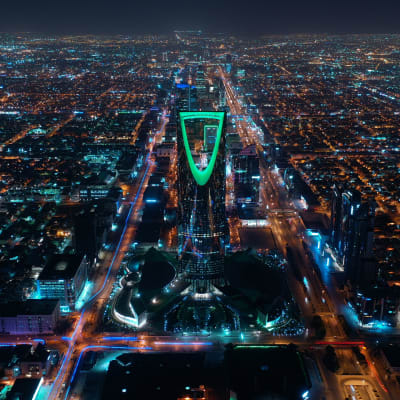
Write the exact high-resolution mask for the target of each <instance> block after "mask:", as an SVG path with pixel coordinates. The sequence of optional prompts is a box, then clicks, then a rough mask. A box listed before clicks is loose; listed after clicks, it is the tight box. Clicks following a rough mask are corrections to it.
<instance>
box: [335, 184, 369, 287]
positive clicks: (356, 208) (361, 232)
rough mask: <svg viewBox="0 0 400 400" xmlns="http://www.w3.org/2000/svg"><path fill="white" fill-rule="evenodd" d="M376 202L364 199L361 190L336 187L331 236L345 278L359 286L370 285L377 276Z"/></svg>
mask: <svg viewBox="0 0 400 400" xmlns="http://www.w3.org/2000/svg"><path fill="white" fill-rule="evenodd" d="M375 206H376V204H375V202H374V201H370V200H363V199H362V197H361V193H360V192H359V191H357V190H344V189H342V188H340V187H338V186H335V187H334V190H333V199H332V213H331V232H332V233H331V239H332V244H333V246H334V248H335V249H336V252H337V254H338V256H339V259H340V261H341V262H342V264H343V267H344V271H345V278H346V280H348V281H349V282H351V283H352V284H353V285H355V286H363V285H368V284H370V283H372V282H373V281H374V278H375V263H374V260H373V255H372V249H373V229H374V217H375Z"/></svg>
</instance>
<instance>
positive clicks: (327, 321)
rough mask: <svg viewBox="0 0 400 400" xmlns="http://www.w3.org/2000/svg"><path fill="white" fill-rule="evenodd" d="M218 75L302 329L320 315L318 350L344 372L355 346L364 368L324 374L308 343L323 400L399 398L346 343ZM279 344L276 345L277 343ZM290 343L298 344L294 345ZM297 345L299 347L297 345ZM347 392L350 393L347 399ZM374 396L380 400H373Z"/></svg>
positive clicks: (256, 139) (298, 226)
mask: <svg viewBox="0 0 400 400" xmlns="http://www.w3.org/2000/svg"><path fill="white" fill-rule="evenodd" d="M219 72H220V76H221V78H222V80H223V82H224V86H225V89H226V99H227V104H228V106H229V108H230V111H231V114H232V115H233V116H234V117H233V120H234V122H235V124H236V130H237V132H238V134H239V135H240V137H241V140H242V143H243V145H252V144H254V145H256V148H257V152H258V155H259V159H260V175H261V182H262V186H261V187H260V191H261V206H262V208H263V209H264V210H266V211H267V219H268V223H269V226H270V228H271V230H272V232H273V235H274V238H275V243H276V246H277V247H278V249H279V250H280V251H281V252H282V253H283V254H285V255H286V256H287V255H288V251H290V252H291V254H292V257H291V258H292V262H291V263H290V264H294V263H295V265H290V267H291V268H298V271H299V272H300V276H301V277H303V282H299V280H298V279H296V278H295V277H294V274H293V273H290V271H291V268H289V274H288V283H289V286H290V289H291V292H292V294H293V295H294V297H295V298H296V302H297V304H298V305H299V307H300V309H301V311H302V314H303V317H304V318H305V323H306V326H307V325H309V323H310V321H311V318H312V316H313V315H319V316H320V317H321V318H322V320H323V322H324V325H325V328H326V336H325V339H324V341H323V342H319V344H318V345H322V344H323V345H324V346H326V345H327V344H332V345H333V346H334V347H336V349H337V352H338V357H339V359H340V363H341V364H342V367H343V368H344V369H346V367H347V366H348V365H357V364H356V363H357V361H356V359H355V355H354V354H353V352H352V351H351V350H348V351H343V350H340V349H341V348H342V347H345V345H344V346H342V345H340V343H343V344H345V343H349V345H350V344H351V343H352V342H353V343H354V345H355V346H360V347H361V348H362V349H363V350H362V352H363V354H364V355H365V356H366V359H367V362H368V369H367V371H362V370H357V374H356V375H354V376H347V375H338V374H332V373H331V372H329V371H327V370H326V368H325V366H324V364H323V362H321V361H322V355H323V352H322V349H319V348H317V347H316V346H315V344H316V343H318V341H315V340H314V339H312V338H308V343H309V346H310V345H312V346H313V348H314V349H315V360H316V362H317V364H318V366H319V369H320V371H321V374H322V375H323V378H324V381H325V382H326V383H325V385H324V387H325V389H326V390H325V396H326V398H327V399H332V400H338V399H340V398H341V399H344V398H345V397H348V398H349V399H352V400H353V399H355V400H364V399H365V400H368V399H371V400H373V399H378V398H379V399H389V398H391V399H393V400H394V399H396V398H398V397H396V394H397V393H396V394H395V393H393V394H392V393H390V394H389V393H388V390H387V388H386V386H385V385H384V384H383V381H382V379H381V376H382V372H381V373H379V372H378V371H377V369H376V368H375V366H374V362H373V361H371V357H370V354H369V352H368V350H367V348H366V347H365V345H364V344H365V343H364V342H362V341H361V342H359V343H360V344H357V341H356V340H351V339H348V338H347V335H346V333H345V332H344V330H343V327H342V325H341V323H340V321H339V320H338V317H337V316H338V314H340V308H338V304H337V302H336V301H333V300H332V299H331V297H330V295H329V293H330V291H328V290H327V288H326V287H325V285H324V284H323V283H322V282H321V280H320V279H319V277H318V276H317V274H316V272H315V270H314V267H313V264H312V262H311V260H310V259H309V255H308V254H307V253H306V251H305V249H304V247H303V244H302V237H303V235H304V233H305V228H304V225H303V224H302V221H301V219H300V217H299V215H298V213H297V211H296V209H295V208H294V206H293V204H292V203H291V201H290V200H289V197H288V194H287V192H286V190H285V186H284V183H283V180H282V177H281V176H280V174H279V172H278V171H276V170H273V169H272V168H270V167H269V166H268V165H267V163H266V161H265V158H264V156H263V151H264V149H263V146H262V141H261V139H260V136H259V135H258V132H257V131H256V130H255V129H254V126H253V124H252V123H251V122H252V121H251V120H249V118H248V117H247V116H246V115H245V114H246V112H245V107H243V106H242V105H241V104H240V100H239V99H238V95H237V94H236V92H235V90H234V88H233V87H232V84H231V82H230V80H229V77H228V76H227V75H226V73H225V71H224V70H223V69H222V68H220V70H219ZM249 121H250V122H249ZM293 261H294V262H293ZM292 272H293V271H292ZM330 289H331V288H330ZM335 300H336V299H335ZM308 333H309V329H307V331H306V338H305V340H306V341H307V334H308ZM262 340H263V341H264V342H271V339H269V340H268V338H266V337H265V338H263V339H262ZM279 341H280V340H277V342H279ZM293 342H294V343H298V341H297V340H294V341H293ZM300 342H303V344H304V343H305V342H304V340H303V341H301V340H300ZM362 343H364V344H362ZM298 345H300V346H301V344H300V343H298ZM344 355H345V356H344ZM350 378H351V379H350ZM349 390H350V391H351V392H352V393H351V395H350V396H349V394H350V393H349ZM353 392H354V393H353ZM391 392H392V391H391ZM393 392H394V390H393ZM396 392H397V390H396ZM339 393H341V395H339ZM375 393H377V394H378V396H380V397H376V396H375Z"/></svg>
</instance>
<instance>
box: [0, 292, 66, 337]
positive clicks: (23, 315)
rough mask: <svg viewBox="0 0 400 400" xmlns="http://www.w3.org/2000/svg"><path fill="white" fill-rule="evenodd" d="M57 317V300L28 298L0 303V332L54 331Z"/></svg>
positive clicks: (58, 310) (35, 332)
mask: <svg viewBox="0 0 400 400" xmlns="http://www.w3.org/2000/svg"><path fill="white" fill-rule="evenodd" d="M59 317H60V302H59V300H45V299H41V300H36V299H29V300H26V301H21V302H9V303H6V304H0V333H1V334H10V335H24V334H25V335H27V334H43V333H54V329H55V328H56V325H57V322H58V319H59Z"/></svg>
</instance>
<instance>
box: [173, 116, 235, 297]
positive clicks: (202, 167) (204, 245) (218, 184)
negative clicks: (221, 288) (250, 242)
mask: <svg viewBox="0 0 400 400" xmlns="http://www.w3.org/2000/svg"><path fill="white" fill-rule="evenodd" d="M178 119H179V120H178V197H179V199H178V200H179V201H178V248H179V253H178V257H179V274H180V276H181V277H184V279H186V280H187V281H188V282H189V283H190V284H191V291H192V292H193V293H195V294H202V293H204V294H206V293H209V292H210V291H212V289H213V285H223V284H224V256H225V245H226V243H228V242H227V232H228V227H227V222H226V216H225V113H224V112H180V113H179V114H178Z"/></svg>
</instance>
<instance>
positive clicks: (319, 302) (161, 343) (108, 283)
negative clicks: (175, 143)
mask: <svg viewBox="0 0 400 400" xmlns="http://www.w3.org/2000/svg"><path fill="white" fill-rule="evenodd" d="M220 73H221V76H222V78H223V81H224V84H225V88H226V94H227V102H228V105H229V107H230V110H231V114H232V115H235V116H238V117H235V123H236V129H237V131H238V133H239V135H240V136H241V139H242V142H243V144H244V145H250V144H255V145H256V147H257V151H258V153H259V156H260V157H259V158H260V162H261V171H260V172H261V177H262V179H261V181H262V183H263V186H262V188H261V189H262V206H263V208H264V210H268V216H267V218H268V222H269V224H270V227H271V229H272V231H273V234H274V237H275V240H276V245H277V247H278V248H279V249H280V250H281V251H282V253H283V254H285V255H287V249H288V248H290V249H291V251H292V252H293V254H294V259H295V260H296V267H297V268H299V271H300V274H301V276H302V277H305V278H306V279H305V280H304V281H303V282H299V280H297V279H296V278H295V277H294V276H293V274H292V273H289V274H288V275H289V278H288V282H289V286H290V289H291V291H292V293H293V295H294V297H295V298H296V301H297V303H298V304H299V307H300V309H301V311H302V314H303V316H304V318H305V322H306V325H308V324H309V322H310V320H311V318H312V316H313V315H315V314H317V315H320V316H321V318H322V319H323V321H324V324H325V327H326V339H325V340H324V341H318V340H315V339H312V338H310V337H307V334H306V337H305V338H294V337H293V338H286V337H273V336H271V335H268V334H265V333H262V332H244V333H242V334H239V333H232V334H230V335H228V336H223V335H221V334H216V333H215V334H212V335H209V336H206V337H205V336H199V337H197V336H191V337H177V336H162V337H155V336H147V335H141V336H140V337H139V338H136V337H132V336H131V335H129V334H126V335H125V334H122V335H121V334H118V336H111V335H104V334H102V333H93V329H89V328H90V327H95V326H96V325H97V324H98V323H99V322H100V320H101V316H102V315H103V311H104V308H105V306H106V304H107V302H108V301H109V299H110V296H111V292H112V289H113V284H114V282H115V278H116V275H117V273H118V270H119V268H120V265H121V262H122V260H123V258H124V255H125V253H126V252H127V250H128V249H129V246H130V244H131V243H132V242H133V239H134V236H135V233H136V224H137V213H138V211H140V209H141V208H142V196H143V192H144V190H145V188H146V185H147V181H148V179H149V177H150V176H151V173H152V171H153V169H154V162H153V160H152V157H151V155H152V150H153V147H154V144H155V143H157V142H159V141H160V140H161V138H162V136H163V134H164V130H165V125H166V123H167V121H168V119H167V116H166V112H164V114H163V116H162V124H161V127H160V129H159V131H158V132H157V134H156V135H155V140H153V141H152V143H151V144H150V146H149V149H148V154H147V157H146V160H145V163H144V165H143V167H142V170H141V171H140V173H139V175H138V177H137V179H136V182H135V183H134V184H132V185H131V186H130V187H129V188H128V192H129V199H128V201H127V202H126V203H127V204H129V211H128V214H127V217H126V220H125V224H124V227H123V230H122V233H121V237H120V240H119V242H118V245H117V247H116V250H115V252H114V254H113V255H112V256H111V254H110V253H109V254H108V255H107V256H106V257H105V259H104V260H102V262H101V266H100V267H99V268H98V271H97V275H96V276H95V277H94V279H93V281H94V284H95V287H94V288H93V291H92V293H93V294H92V296H91V297H90V298H89V300H88V301H87V303H86V305H85V306H84V308H83V309H82V311H81V313H80V315H79V316H78V318H77V321H76V323H75V326H74V329H73V333H72V335H71V336H70V337H60V336H49V337H45V340H46V342H47V344H48V345H49V346H50V347H52V348H57V349H58V350H59V351H60V352H61V351H62V352H64V357H63V359H62V362H61V365H60V366H59V369H58V372H57V375H56V377H55V378H54V382H53V383H52V386H51V390H50V393H49V395H48V398H49V399H50V400H54V399H67V398H68V397H71V396H72V394H73V390H72V391H71V387H72V385H71V383H73V381H74V379H75V376H76V373H77V371H78V370H79V363H80V360H81V359H82V357H83V355H84V352H85V351H86V350H89V349H93V350H96V349H98V350H110V351H112V350H117V349H118V350H124V351H139V352H141V351H145V352H147V351H158V350H164V351H165V350H167V349H169V350H170V351H178V350H182V349H185V348H189V349H191V350H198V349H202V348H204V347H208V348H221V345H223V344H224V343H229V342H243V343H246V344H247V343H256V344H289V343H295V344H296V345H298V346H299V347H300V348H302V349H308V350H309V349H310V346H312V349H313V354H314V355H315V360H316V362H317V364H318V366H319V369H320V371H321V374H322V376H323V378H324V381H325V385H324V387H325V388H327V390H325V392H324V395H325V397H326V399H327V400H339V399H344V398H345V396H348V394H349V390H350V391H355V392H357V393H359V395H358V396H359V397H355V398H356V399H357V400H364V399H366V400H368V399H371V400H372V399H375V397H371V393H372V394H374V393H375V392H373V391H374V390H375V391H376V392H377V393H379V395H380V397H379V398H380V399H382V400H385V399H393V400H394V399H396V397H394V396H392V395H389V394H388V393H386V390H387V389H386V387H385V385H384V384H383V382H382V379H381V376H382V374H381V373H380V372H379V371H378V370H377V368H376V367H375V366H374V364H373V363H374V361H372V359H371V357H370V355H369V352H368V350H367V349H366V348H365V346H364V345H365V342H364V341H359V340H358V341H357V340H352V339H348V338H347V337H346V334H345V333H344V332H343V328H342V326H341V324H340V322H339V320H338V318H337V314H338V312H337V305H336V303H335V302H333V301H332V299H331V298H330V296H329V295H328V293H327V290H326V288H325V286H324V285H323V284H322V283H321V281H320V279H319V278H318V276H317V275H316V273H315V271H314V269H313V266H312V264H311V260H309V256H308V255H307V254H306V252H305V250H304V248H303V245H302V242H301V235H302V234H303V233H304V226H303V225H302V223H301V220H300V218H299V216H298V214H297V212H296V210H295V208H294V207H293V205H292V204H291V202H290V200H289V199H288V196H287V193H286V191H285V188H284V185H283V182H282V178H281V177H280V175H279V173H278V172H277V171H274V170H272V169H271V168H269V167H268V166H267V164H266V162H265V160H264V157H263V156H262V153H261V152H262V151H263V148H262V145H261V140H260V137H259V136H258V133H257V130H256V129H254V126H252V124H251V121H250V120H249V119H248V118H247V117H246V118H245V112H244V111H243V109H244V108H243V107H242V106H241V105H240V102H239V100H238V99H237V95H236V93H235V91H234V89H233V88H232V86H231V83H230V81H229V79H228V78H227V77H226V76H225V74H224V71H223V70H222V69H221V70H220ZM281 210H289V211H290V212H289V213H285V212H282V211H281ZM289 271H290V269H289ZM40 340H42V339H41V338H33V339H32V338H30V337H23V336H21V337H19V338H14V340H12V339H11V338H8V340H6V339H4V338H2V339H0V341H1V343H2V344H8V343H9V344H17V343H36V342H37V341H40ZM327 344H332V345H333V346H334V347H335V348H336V349H337V352H338V357H340V362H343V363H344V364H343V365H344V367H346V366H348V367H349V368H350V367H351V366H354V365H355V364H354V363H355V359H354V355H353V354H352V353H351V351H350V352H349V351H348V350H349V347H351V346H352V345H354V346H360V347H361V348H362V349H363V350H362V351H363V353H364V354H365V356H366V359H367V362H368V371H367V372H365V371H362V370H357V371H356V372H357V374H355V375H349V376H347V375H336V374H332V373H330V372H329V371H327V370H326V368H325V367H324V365H323V363H322V362H321V358H322V354H323V351H324V348H325V347H326V345H327ZM343 348H344V349H346V348H347V350H342V349H343ZM380 369H381V368H380ZM380 369H379V370H380ZM351 372H353V370H351ZM47 383H49V382H47ZM327 383H328V384H327ZM339 393H341V395H338V394H339ZM368 396H369V397H368ZM350 398H352V397H350Z"/></svg>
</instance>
